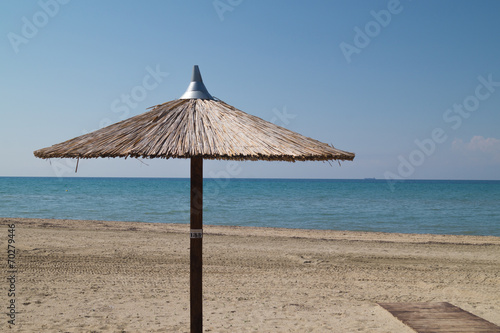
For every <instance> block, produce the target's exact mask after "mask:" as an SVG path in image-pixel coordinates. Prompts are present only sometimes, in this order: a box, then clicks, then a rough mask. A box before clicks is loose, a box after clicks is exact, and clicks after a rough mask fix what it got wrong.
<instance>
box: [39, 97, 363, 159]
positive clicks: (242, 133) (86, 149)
mask: <svg viewBox="0 0 500 333" xmlns="http://www.w3.org/2000/svg"><path fill="white" fill-rule="evenodd" d="M34 154H35V156H36V157H40V158H58V157H69V158H96V157H140V158H171V157H175V158H191V157H194V156H200V157H202V158H203V159H218V160H220V159H224V160H279V161H306V160H315V161H327V160H352V159H353V158H354V154H353V153H349V152H345V151H342V150H339V149H336V148H334V147H332V146H330V145H328V144H326V143H323V142H320V141H317V140H314V139H311V138H309V137H305V136H303V135H300V134H298V133H295V132H292V131H290V130H287V129H285V128H283V127H280V126H277V125H275V124H273V123H270V122H268V121H265V120H263V119H261V118H259V117H255V116H252V115H249V114H247V113H245V112H243V111H241V110H238V109H236V108H234V107H232V106H231V105H228V104H226V103H224V102H222V101H220V100H212V99H178V100H174V101H170V102H167V103H164V104H160V105H157V106H154V107H153V108H152V110H150V111H148V112H145V113H143V114H140V115H137V116H135V117H132V118H129V119H126V120H123V121H121V122H118V123H115V124H113V125H110V126H107V127H104V128H102V129H99V130H97V131H94V132H92V133H88V134H85V135H82V136H79V137H76V138H74V139H71V140H68V141H65V142H62V143H59V144H56V145H53V146H51V147H48V148H43V149H40V150H37V151H35V152H34Z"/></svg>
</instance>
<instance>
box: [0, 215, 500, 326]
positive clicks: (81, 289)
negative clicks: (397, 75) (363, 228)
mask: <svg viewBox="0 0 500 333" xmlns="http://www.w3.org/2000/svg"><path fill="white" fill-rule="evenodd" d="M11 223H15V246H16V250H17V253H16V258H15V259H16V265H17V270H18V271H17V273H16V282H15V288H16V296H15V302H16V311H17V314H16V321H15V323H16V325H15V326H12V328H13V329H12V330H10V331H12V332H188V331H189V234H188V229H189V226H188V225H181V224H179V225H173V224H152V223H133V222H102V221H69V220H39V219H10V218H0V226H1V229H0V230H1V231H0V239H1V242H0V244H1V249H2V250H1V253H3V255H2V260H1V262H2V264H1V266H0V267H2V272H3V273H2V279H1V283H0V295H1V296H0V301H1V305H0V306H2V308H3V309H4V310H3V312H5V311H6V310H5V309H6V307H7V306H8V301H9V299H10V298H9V297H7V290H8V288H9V284H8V281H7V279H6V277H8V276H9V275H8V272H7V270H6V269H7V251H6V250H7V236H8V228H7V225H8V224H11ZM412 301H419V302H427V301H446V302H450V303H452V304H454V305H456V306H459V307H461V308H463V309H465V310H467V311H470V312H472V313H473V314H475V315H478V316H480V317H482V318H484V319H486V320H489V321H491V322H493V323H495V324H497V325H500V238H499V237H475V236H441V235H413V234H387V233H364V232H343V231H314V230H289V229H272V228H243V227H218V226H206V227H205V237H204V328H205V331H206V332H232V333H233V332H397V333H405V332H413V331H412V330H411V329H410V328H408V327H407V326H405V325H404V324H402V323H400V322H399V321H398V320H397V319H396V318H394V317H393V316H392V315H390V314H389V313H388V312H386V311H385V310H383V309H382V308H381V307H379V306H378V305H377V304H376V303H377V302H412ZM7 319H8V318H7V317H6V316H3V318H2V319H1V321H0V331H1V332H7V331H9V330H8V329H7V328H8V323H7Z"/></svg>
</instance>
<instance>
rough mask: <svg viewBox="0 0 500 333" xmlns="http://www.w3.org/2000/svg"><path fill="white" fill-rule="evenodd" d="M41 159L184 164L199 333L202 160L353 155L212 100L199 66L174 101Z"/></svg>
mask: <svg viewBox="0 0 500 333" xmlns="http://www.w3.org/2000/svg"><path fill="white" fill-rule="evenodd" d="M34 154H35V156H36V157H40V158H45V159H46V158H77V159H80V158H97V157H125V158H127V157H136V158H139V157H141V158H171V157H172V158H190V159H191V218H190V223H191V232H190V238H191V240H190V256H191V258H190V260H191V264H190V265H191V267H190V293H191V299H190V301H191V332H201V331H202V239H203V238H202V237H203V223H202V214H203V159H212V160H214V159H215V160H266V161H289V162H295V161H330V160H353V159H354V154H353V153H349V152H346V151H342V150H339V149H336V148H334V147H333V146H330V145H328V144H326V143H323V142H320V141H317V140H314V139H311V138H308V137H305V136H303V135H300V134H298V133H295V132H292V131H290V130H287V129H285V128H283V127H280V126H277V125H275V124H272V123H270V122H267V121H265V120H263V119H261V118H258V117H255V116H252V115H249V114H247V113H245V112H243V111H240V110H238V109H236V108H234V107H232V106H231V105H228V104H226V103H224V102H223V101H221V100H219V99H216V98H214V97H212V96H211V95H210V93H209V92H208V91H207V88H206V87H205V85H204V83H203V80H202V78H201V74H200V71H199V69H198V66H194V69H193V77H192V80H191V83H190V85H189V87H188V89H187V90H186V92H185V93H184V94H183V95H182V96H181V98H180V99H177V100H173V101H170V102H166V103H164V104H159V105H156V106H154V107H152V109H151V110H150V111H147V112H145V113H143V114H140V115H137V116H135V117H132V118H129V119H126V120H123V121H120V122H118V123H115V124H113V125H110V126H107V127H104V128H102V129H99V130H97V131H94V132H91V133H88V134H85V135H82V136H79V137H76V138H74V139H71V140H68V141H65V142H62V143H59V144H56V145H53V146H51V147H48V148H43V149H40V150H37V151H35V152H34Z"/></svg>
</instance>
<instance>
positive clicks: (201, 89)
mask: <svg viewBox="0 0 500 333" xmlns="http://www.w3.org/2000/svg"><path fill="white" fill-rule="evenodd" d="M192 98H195V99H214V98H213V97H212V95H210V93H209V92H208V90H207V87H205V84H204V83H203V79H202V78H201V73H200V69H199V68H198V65H195V66H194V67H193V77H192V78H191V83H190V84H189V87H188V88H187V89H186V92H185V93H184V94H183V95H182V96H181V98H180V99H192Z"/></svg>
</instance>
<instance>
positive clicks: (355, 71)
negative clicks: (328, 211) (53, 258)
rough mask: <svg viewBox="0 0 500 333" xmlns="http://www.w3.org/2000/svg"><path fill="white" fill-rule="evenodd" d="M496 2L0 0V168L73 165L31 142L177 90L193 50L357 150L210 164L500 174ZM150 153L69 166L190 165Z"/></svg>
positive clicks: (271, 110) (88, 170) (214, 71)
mask: <svg viewBox="0 0 500 333" xmlns="http://www.w3.org/2000/svg"><path fill="white" fill-rule="evenodd" d="M499 13H500V2H499V1H495V0H491V1H458V0H448V1H422V0H420V1H416V0H413V1H410V0H401V1H395V0H391V1H386V0H384V1H347V0H346V1H305V0H304V1H291V0H286V1H285V0H281V1H278V0H276V1H262V0H260V1H259V0H252V1H250V0H243V1H240V0H220V1H212V0H197V1H195V0H190V1H188V0H183V1H180V0H179V1H164V0H162V1H140V2H139V1H118V0H116V1H94V0H85V1H83V0H71V1H68V0H59V1H58V0H41V1H27V0H26V1H2V2H1V4H0V17H1V19H0V36H1V39H0V54H1V55H2V61H1V62H0V92H1V97H2V98H0V112H1V122H0V140H1V145H0V156H1V160H0V176H56V175H62V176H74V171H73V166H72V163H74V162H73V161H65V160H52V161H51V162H49V161H46V160H39V159H36V158H35V157H34V156H33V151H34V150H36V149H39V148H43V147H46V146H50V145H52V144H55V143H59V142H62V141H65V140H67V139H70V138H73V137H75V136H78V135H81V134H83V133H84V132H87V131H91V130H94V129H97V128H99V127H100V126H103V125H106V124H110V123H114V122H117V121H119V120H121V119H122V118H123V117H131V116H134V115H137V114H140V113H142V112H144V111H146V108H148V107H150V106H153V105H156V104H159V103H163V102H166V101H169V100H173V99H176V98H178V97H180V96H181V95H182V93H183V92H184V90H185V89H186V87H187V85H188V84H189V80H190V76H191V70H192V66H193V65H195V64H197V65H199V66H200V69H201V72H202V75H203V78H204V81H205V84H206V86H207V88H208V90H209V91H210V93H211V94H212V95H214V96H216V97H218V98H220V99H222V100H224V101H226V102H227V103H229V104H232V105H234V106H235V107H237V108H239V109H241V110H243V111H245V112H247V113H250V114H253V115H256V116H259V117H261V118H263V119H265V120H268V121H273V122H275V123H276V124H278V125H282V126H284V127H287V128H289V129H291V130H293V131H297V132H299V133H301V134H304V135H306V136H310V137H313V138H315V139H318V140H321V141H323V142H327V143H332V144H333V145H335V147H337V148H340V149H344V150H347V151H351V152H355V153H356V158H355V160H354V161H353V162H343V163H342V166H341V167H339V166H338V164H337V163H332V165H330V164H328V163H323V162H297V163H282V162H279V163H277V162H240V163H237V164H236V165H233V164H230V163H228V162H226V161H220V162H213V161H207V162H205V176H206V177H214V176H220V177H227V176H232V177H283V178H309V177H313V178H365V177H376V178H384V177H387V178H389V179H393V178H398V177H399V178H403V179H405V178H412V179H500V125H499V124H500V40H499V37H498V36H500V20H499V19H498V15H499ZM151 73H153V74H154V75H152V74H151ZM126 96H128V97H126ZM144 163H146V164H147V165H146V164H143V163H141V162H140V161H138V160H135V159H127V160H124V159H100V160H84V161H80V165H79V170H78V174H77V176H80V177H86V176H125V177H188V176H189V172H188V169H189V168H188V165H189V164H188V161H187V160H174V159H170V160H145V161H144Z"/></svg>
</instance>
